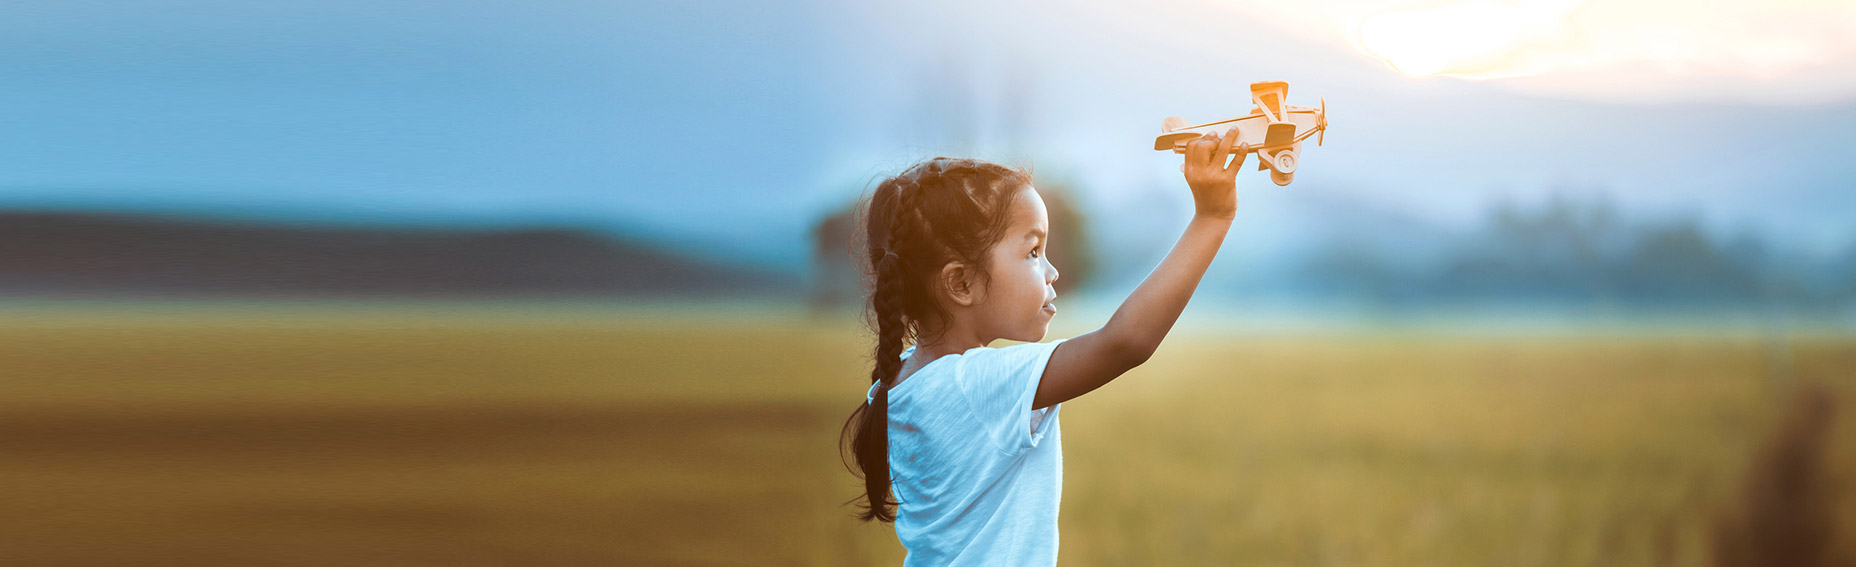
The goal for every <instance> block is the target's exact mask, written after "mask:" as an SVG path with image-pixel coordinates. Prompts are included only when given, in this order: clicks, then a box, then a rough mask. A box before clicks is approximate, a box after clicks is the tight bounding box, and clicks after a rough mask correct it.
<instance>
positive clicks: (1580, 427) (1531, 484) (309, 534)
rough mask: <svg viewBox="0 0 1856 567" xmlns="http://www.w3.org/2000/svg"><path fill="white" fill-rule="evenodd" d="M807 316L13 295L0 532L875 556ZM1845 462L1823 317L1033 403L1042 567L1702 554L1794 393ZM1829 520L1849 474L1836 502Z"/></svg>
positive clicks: (1126, 387)
mask: <svg viewBox="0 0 1856 567" xmlns="http://www.w3.org/2000/svg"><path fill="white" fill-rule="evenodd" d="M866 340H867V339H866V338H865V337H864V336H863V335H862V334H861V332H860V331H859V330H858V329H856V328H855V327H854V326H849V325H846V324H844V323H841V322H839V321H836V320H833V321H812V322H806V321H805V320H802V319H790V318H784V317H777V316H766V315H764V314H763V315H754V314H747V315H739V316H735V315H728V314H726V313H721V314H717V313H714V312H709V313H704V314H700V315H692V316H682V315H679V314H678V313H677V312H675V311H674V310H671V311H664V310H656V311H652V310H639V309H628V308H611V309H604V308H588V309H585V310H573V309H570V310H565V311H563V310H554V311H537V310H529V311H520V310H517V311H502V310H492V309H451V308H438V307H427V308H421V309H409V310H390V309H388V310H349V311H340V310H337V311H333V312H319V311H301V310H291V309H281V308H270V309H253V310H234V311H227V310H220V311H213V312H210V313H209V312H201V311H188V310H176V311H171V312H167V313H165V314H161V313H157V314H153V315H150V314H141V315H135V316H127V315H124V316H116V315H112V314H110V313H106V312H99V311H97V310H95V309H90V310H77V311H72V312H70V313H65V312H60V311H57V310H40V311H35V312H34V313H33V315H32V316H30V317H15V318H14V319H13V321H12V324H11V325H9V326H8V327H6V328H4V329H0V345H5V346H4V347H0V368H4V369H5V373H4V377H0V380H4V384H5V389H4V391H5V392H6V395H5V396H4V397H0V422H3V426H0V427H3V429H0V430H3V431H5V432H6V434H5V435H4V436H3V437H0V482H3V483H4V485H5V486H8V487H11V488H12V489H11V490H8V491H7V493H6V494H5V495H4V496H0V506H3V507H4V508H3V509H4V510H5V511H6V512H7V513H5V514H0V549H5V550H6V556H7V560H6V562H7V563H8V564H48V565H49V564H56V565H117V564H139V565H165V564H173V565H198V564H237V565H506V564H521V565H548V564H558V565H589V564H610V565H656V564H663V565H749V564H751V565H788V564H825V565H868V564H895V563H899V561H900V558H901V556H902V550H901V549H900V548H899V547H898V546H897V545H896V543H895V538H894V536H893V535H892V532H891V531H890V528H889V527H888V526H884V525H870V524H859V523H857V522H855V521H854V520H852V519H851V518H850V517H849V514H850V511H851V508H849V507H840V506H839V505H838V504H839V503H840V502H843V501H844V500H846V499H848V498H850V497H852V496H853V495H855V494H856V492H857V490H858V488H857V486H858V485H857V483H856V482H855V480H854V479H853V478H852V477H851V476H850V475H849V474H848V473H847V472H845V471H844V469H843V468H842V466H841V465H840V464H839V461H838V459H837V454H836V436H837V432H838V427H839V425H840V424H841V422H842V420H843V418H844V417H845V416H846V415H848V413H849V411H850V409H851V404H853V403H855V402H856V401H859V400H860V398H861V395H862V390H863V388H864V386H865V385H867V383H866V382H864V380H865V379H864V378H863V376H865V375H866V373H867V372H868V370H867V367H866V366H864V363H865V362H866V360H867V357H868V356H869V355H868V353H867V351H868V343H867V342H865V341H866ZM1803 382H1822V383H1827V384H1829V385H1830V386H1831V387H1832V390H1833V392H1834V396H1835V398H1836V399H1837V400H1838V406H1837V407H1838V410H1839V416H1838V418H1837V420H1836V421H1835V422H1834V424H1833V427H1834V432H1833V434H1832V435H1831V441H1830V443H1829V446H1830V447H1829V450H1828V452H1827V454H1826V456H1827V459H1828V461H1829V463H1828V466H1829V467H1830V470H1831V471H1833V472H1834V474H1835V475H1836V476H1839V477H1841V478H1852V477H1851V476H1850V474H1849V473H1850V472H1852V471H1856V456H1853V455H1852V451H1851V450H1850V449H1849V447H1856V443H1852V440H1856V427H1853V426H1852V421H1856V419H1852V418H1851V417H1850V415H1851V414H1852V413H1856V411H1852V409H1851V408H1856V404H1853V403H1852V401H1851V400H1856V397H1853V396H1852V392H1856V339H1851V338H1847V337H1845V338H1836V337H1830V338H1815V339H1800V340H1795V341H1793V342H1792V343H1791V344H1789V345H1785V346H1783V347H1775V346H1774V345H1771V344H1767V343H1764V342H1760V341H1757V340H1752V339H1746V338H1735V337H1732V336H1724V337H1713V338H1710V337H1707V336H1702V335H1690V336H1644V337H1621V336H1612V337H1609V338H1603V339H1580V338H1569V337H1565V336H1560V337H1557V338H1554V337H1548V338H1538V337H1537V338H1531V339H1530V338H1518V337H1512V336H1511V337H1505V338H1468V337H1450V336H1446V335H1434V336H1429V337H1426V338H1404V339H1401V338H1387V337H1372V336H1327V337H1322V336H1305V337H1267V336H1255V335H1230V336H1220V335H1216V334H1209V333H1202V332H1201V333H1199V334H1183V333H1182V334H1180V335H1179V336H1176V337H1175V338H1173V339H1170V340H1169V342H1168V343H1167V344H1166V346H1164V347H1163V349H1162V350H1161V352H1160V353H1159V354H1158V355H1157V356H1156V357H1155V358H1154V359H1153V361H1151V362H1150V363H1149V364H1148V365H1146V366H1144V367H1142V368H1140V369H1137V370H1136V371H1135V372H1133V373H1131V374H1130V375H1128V376H1125V377H1123V378H1122V379H1121V380H1119V381H1117V382H1115V383H1112V384H1110V385H1108V386H1106V387H1104V388H1103V389H1102V390H1100V391H1098V392H1095V393H1092V394H1090V395H1088V396H1086V397H1084V398H1081V399H1078V400H1075V401H1072V402H1070V403H1068V404H1066V406H1065V408H1066V409H1065V410H1064V417H1063V419H1064V429H1065V430H1066V431H1065V435H1064V438H1065V441H1066V444H1065V447H1064V450H1065V454H1066V461H1065V478H1064V483H1065V489H1064V507H1063V516H1062V522H1061V527H1062V534H1063V548H1062V554H1061V556H1062V559H1063V563H1064V564H1065V565H1130V564H1168V565H1226V564H1228V565H1324V564H1331V565H1446V564H1455V565H1665V564H1667V565H1702V564H1706V563H1707V561H1708V556H1707V553H1708V550H1709V547H1708V545H1709V544H1708V540H1707V538H1708V537H1709V527H1710V526H1711V525H1713V524H1712V522H1713V518H1715V517H1716V516H1717V515H1719V514H1722V513H1724V511H1729V507H1730V504H1731V503H1732V502H1734V501H1735V494H1736V491H1737V490H1738V484H1737V483H1738V482H1739V480H1740V478H1741V477H1742V476H1743V475H1744V472H1745V470H1746V469H1747V467H1748V461H1749V459H1751V458H1752V455H1753V454H1754V453H1755V451H1754V449H1755V447H1756V446H1757V445H1759V443H1760V441H1761V439H1762V437H1763V436H1764V435H1765V434H1766V432H1767V431H1768V430H1769V428H1770V425H1771V424H1772V423H1774V422H1775V421H1776V417H1777V414H1778V413H1779V411H1780V410H1781V409H1782V407H1783V405H1782V403H1781V402H1783V401H1785V400H1787V399H1788V393H1789V392H1790V391H1791V390H1792V388H1793V386H1794V385H1795V384H1797V383H1803ZM1836 502H1837V504H1836V506H1835V509H1836V510H1838V511H1839V516H1840V517H1841V518H1843V519H1844V522H1843V524H1842V526H1841V527H1840V528H1839V529H1840V530H1841V531H1840V532H1839V533H1840V536H1839V538H1838V541H1839V542H1840V543H1841V544H1842V545H1845V546H1847V543H1848V542H1850V541H1856V531H1853V530H1856V520H1853V519H1852V518H1856V514H1853V513H1852V512H1856V494H1850V493H1845V494H1842V495H1841V496H1839V497H1837V500H1836Z"/></svg>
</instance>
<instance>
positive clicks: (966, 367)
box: [955, 339, 1068, 454]
mask: <svg viewBox="0 0 1856 567" xmlns="http://www.w3.org/2000/svg"><path fill="white" fill-rule="evenodd" d="M1065 340H1068V339H1058V340H1055V341H1051V342H1048V343H1025V344H1021V345H1012V346H1009V347H1005V348H996V349H993V348H989V349H978V350H975V351H971V352H968V353H966V355H965V356H962V357H961V358H962V360H961V364H960V369H959V372H956V373H955V375H956V377H957V380H958V382H959V384H960V388H961V391H962V393H964V394H965V395H966V397H967V402H968V406H969V407H971V408H972V410H973V416H974V418H975V419H978V420H979V421H980V424H981V425H982V426H983V427H984V429H985V431H986V432H987V436H988V437H990V438H991V439H990V441H991V442H992V444H993V446H994V447H996V448H998V449H999V450H1001V451H1005V452H1006V453H1009V454H1018V453H1020V452H1022V451H1025V450H1027V449H1030V448H1032V447H1036V446H1037V444H1038V442H1039V441H1040V440H1042V439H1043V437H1044V430H1045V429H1046V428H1043V427H1039V428H1038V430H1037V431H1035V432H1034V431H1033V430H1032V429H1033V427H1032V425H1033V424H1034V420H1033V411H1032V409H1031V404H1032V403H1033V400H1034V399H1036V397H1037V393H1038V382H1040V381H1041V380H1042V379H1043V377H1044V367H1045V365H1047V364H1049V363H1050V355H1051V352H1053V351H1055V350H1056V349H1057V345H1058V344H1060V343H1062V342H1063V341H1065ZM1061 405H1063V404H1056V405H1052V406H1051V407H1049V408H1045V409H1044V410H1040V411H1038V412H1036V413H1038V414H1040V415H1037V416H1036V417H1037V418H1039V419H1037V420H1036V421H1037V422H1048V421H1049V420H1050V419H1051V418H1053V417H1055V415H1056V412H1057V409H1058V406H1061Z"/></svg>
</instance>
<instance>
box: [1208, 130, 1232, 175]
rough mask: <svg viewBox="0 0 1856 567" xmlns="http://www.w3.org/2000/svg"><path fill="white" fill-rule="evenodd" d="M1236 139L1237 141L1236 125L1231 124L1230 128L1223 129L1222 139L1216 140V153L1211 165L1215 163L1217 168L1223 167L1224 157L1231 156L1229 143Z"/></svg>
mask: <svg viewBox="0 0 1856 567" xmlns="http://www.w3.org/2000/svg"><path fill="white" fill-rule="evenodd" d="M1236 141H1237V127H1236V126H1232V127H1231V129H1230V130H1225V131H1224V140H1222V141H1219V142H1218V155H1217V156H1216V157H1215V158H1213V159H1215V160H1216V161H1213V162H1212V165H1216V166H1218V167H1219V168H1223V167H1224V162H1225V158H1227V157H1230V156H1231V143H1232V142H1236Z"/></svg>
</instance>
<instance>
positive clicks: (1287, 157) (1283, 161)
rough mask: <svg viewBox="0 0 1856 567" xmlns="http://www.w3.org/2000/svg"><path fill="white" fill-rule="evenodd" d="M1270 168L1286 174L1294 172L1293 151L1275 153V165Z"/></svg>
mask: <svg viewBox="0 0 1856 567" xmlns="http://www.w3.org/2000/svg"><path fill="white" fill-rule="evenodd" d="M1271 169H1274V170H1276V171H1280V172H1283V173H1288V174H1293V173H1295V152H1282V153H1279V154H1276V167H1273V168H1271Z"/></svg>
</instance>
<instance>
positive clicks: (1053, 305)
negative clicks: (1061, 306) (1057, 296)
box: [1044, 300, 1057, 315]
mask: <svg viewBox="0 0 1856 567" xmlns="http://www.w3.org/2000/svg"><path fill="white" fill-rule="evenodd" d="M1044 312H1045V313H1049V314H1052V315H1056V314H1057V301H1056V300H1051V301H1050V302H1049V303H1045V304H1044Z"/></svg>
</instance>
